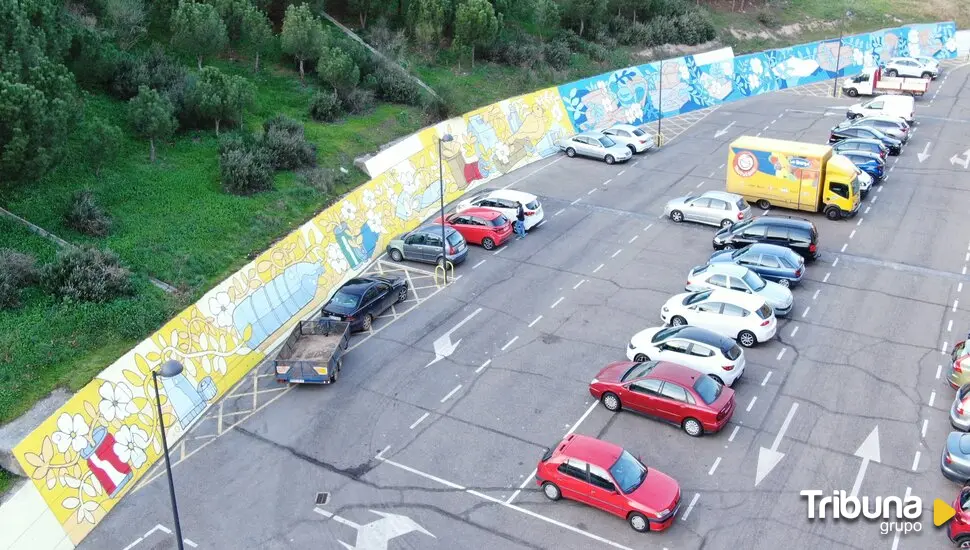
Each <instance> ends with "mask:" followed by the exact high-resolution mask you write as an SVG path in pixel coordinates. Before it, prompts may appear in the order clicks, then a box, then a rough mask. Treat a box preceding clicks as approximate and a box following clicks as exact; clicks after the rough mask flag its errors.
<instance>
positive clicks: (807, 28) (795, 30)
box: [727, 21, 839, 40]
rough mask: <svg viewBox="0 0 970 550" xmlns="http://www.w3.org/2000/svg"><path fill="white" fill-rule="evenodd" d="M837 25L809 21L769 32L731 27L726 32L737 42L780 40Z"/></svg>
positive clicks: (783, 26)
mask: <svg viewBox="0 0 970 550" xmlns="http://www.w3.org/2000/svg"><path fill="white" fill-rule="evenodd" d="M838 25H839V22H838V21H810V22H807V23H791V24H788V25H782V26H780V27H778V28H776V29H770V30H769V29H765V28H762V29H757V30H747V29H738V28H734V27H731V28H729V29H727V31H728V32H729V33H731V36H733V37H734V38H736V39H738V40H754V39H760V40H779V39H782V38H791V37H793V36H800V35H801V34H803V33H806V32H813V31H817V30H821V29H832V28H836V27H837V26H838Z"/></svg>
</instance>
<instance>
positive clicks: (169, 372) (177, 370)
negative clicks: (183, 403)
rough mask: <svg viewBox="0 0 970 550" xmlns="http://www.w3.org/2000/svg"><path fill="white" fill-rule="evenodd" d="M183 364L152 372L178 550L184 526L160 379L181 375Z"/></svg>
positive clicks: (170, 363)
mask: <svg viewBox="0 0 970 550" xmlns="http://www.w3.org/2000/svg"><path fill="white" fill-rule="evenodd" d="M182 369H183V366H182V363H179V362H178V361H175V360H172V359H170V360H168V361H165V362H164V363H163V364H162V366H161V367H160V368H159V369H158V370H157V371H152V383H154V384H155V404H156V405H157V407H158V424H159V426H161V432H162V449H163V450H164V452H165V472H166V473H167V474H168V494H169V496H170V497H171V499H172V516H173V517H174V518H175V540H176V541H177V543H178V549H179V550H184V546H182V525H181V524H180V523H179V508H178V504H177V503H176V501H175V482H174V481H173V480H172V462H171V460H170V459H169V457H168V440H167V439H166V437H165V421H164V420H163V417H162V397H161V394H159V393H158V377H159V376H161V377H163V378H171V377H173V376H178V375H179V374H181V372H182Z"/></svg>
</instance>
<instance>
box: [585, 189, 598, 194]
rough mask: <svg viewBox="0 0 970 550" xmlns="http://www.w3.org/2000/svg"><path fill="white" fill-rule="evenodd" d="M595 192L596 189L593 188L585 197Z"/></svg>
mask: <svg viewBox="0 0 970 550" xmlns="http://www.w3.org/2000/svg"><path fill="white" fill-rule="evenodd" d="M595 192H596V188H595V187H594V188H592V189H590V190H589V191H587V192H586V194H587V195H592V194H593V193H595Z"/></svg>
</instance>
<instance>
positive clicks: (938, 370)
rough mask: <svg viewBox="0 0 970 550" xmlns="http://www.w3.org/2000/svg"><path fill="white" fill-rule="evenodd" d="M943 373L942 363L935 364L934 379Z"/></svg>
mask: <svg viewBox="0 0 970 550" xmlns="http://www.w3.org/2000/svg"><path fill="white" fill-rule="evenodd" d="M941 374H943V365H937V366H936V379H937V380H939V379H940V375H941Z"/></svg>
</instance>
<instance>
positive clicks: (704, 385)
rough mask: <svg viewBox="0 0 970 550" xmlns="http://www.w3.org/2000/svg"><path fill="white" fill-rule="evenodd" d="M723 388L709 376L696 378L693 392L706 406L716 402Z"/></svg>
mask: <svg viewBox="0 0 970 550" xmlns="http://www.w3.org/2000/svg"><path fill="white" fill-rule="evenodd" d="M723 387H724V386H722V385H721V384H720V382H718V381H717V380H714V379H713V378H711V377H710V376H698V377H697V382H694V391H695V392H697V395H699V396H701V399H703V400H704V402H705V403H707V404H708V405H710V404H711V403H713V402H715V401H717V398H718V397H720V396H721V388H723Z"/></svg>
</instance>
